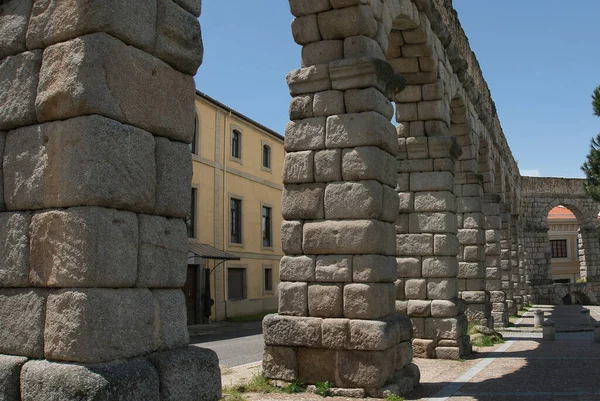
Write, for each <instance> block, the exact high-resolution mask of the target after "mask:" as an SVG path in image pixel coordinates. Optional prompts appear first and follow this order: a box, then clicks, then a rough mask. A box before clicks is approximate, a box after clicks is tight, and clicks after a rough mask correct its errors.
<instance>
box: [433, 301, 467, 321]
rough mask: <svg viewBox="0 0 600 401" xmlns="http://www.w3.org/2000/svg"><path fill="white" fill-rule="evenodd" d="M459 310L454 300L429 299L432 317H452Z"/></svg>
mask: <svg viewBox="0 0 600 401" xmlns="http://www.w3.org/2000/svg"><path fill="white" fill-rule="evenodd" d="M459 310H460V308H459V306H458V305H457V304H456V301H455V300H451V301H447V300H441V299H434V300H433V301H431V316H433V317H454V316H456V315H458V312H459Z"/></svg>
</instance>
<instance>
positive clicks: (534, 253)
mask: <svg viewBox="0 0 600 401" xmlns="http://www.w3.org/2000/svg"><path fill="white" fill-rule="evenodd" d="M522 181H523V185H522V190H523V201H522V207H523V215H524V222H523V238H524V241H525V242H524V248H523V251H524V257H525V258H526V260H527V263H526V266H527V272H526V275H527V284H528V287H529V288H528V291H529V292H530V293H531V295H532V296H533V297H534V298H533V299H534V302H538V303H541V302H547V303H555V302H557V301H558V300H559V295H562V296H561V297H560V299H562V298H563V297H564V295H565V294H564V289H562V290H560V293H558V292H557V293H556V294H555V289H554V288H555V287H556V285H554V284H553V280H552V275H551V269H550V266H551V249H550V242H549V239H548V230H549V228H548V213H549V212H550V210H551V209H552V208H554V207H556V206H559V205H562V206H564V207H566V208H568V209H569V210H570V211H572V212H573V214H574V215H575V216H576V218H577V222H578V223H579V226H580V229H579V235H578V236H579V243H580V244H579V248H580V249H579V260H580V266H581V270H580V275H581V278H582V279H583V280H584V281H585V282H587V283H589V284H588V285H587V286H586V290H585V292H583V293H585V294H586V296H587V297H588V298H589V299H590V300H591V299H594V298H595V296H588V294H589V293H595V291H597V290H598V287H597V284H596V283H597V282H598V280H599V278H598V276H599V274H600V270H599V268H600V266H599V263H600V258H599V251H600V248H599V246H598V213H599V212H600V205H599V204H598V203H597V202H595V201H593V200H592V199H591V198H590V197H589V196H588V195H587V194H586V193H585V191H584V190H583V180H580V179H559V178H533V177H523V178H522ZM580 292H582V291H580ZM561 302H562V301H561Z"/></svg>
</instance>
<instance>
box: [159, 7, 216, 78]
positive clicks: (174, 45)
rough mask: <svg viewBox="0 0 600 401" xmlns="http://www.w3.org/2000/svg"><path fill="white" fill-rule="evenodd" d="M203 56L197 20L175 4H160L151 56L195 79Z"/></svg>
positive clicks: (196, 17)
mask: <svg viewBox="0 0 600 401" xmlns="http://www.w3.org/2000/svg"><path fill="white" fill-rule="evenodd" d="M203 52H204V48H203V44H202V36H201V33H200V22H199V21H198V16H197V15H193V14H191V13H189V12H188V11H186V10H185V9H184V8H182V7H180V6H179V5H178V4H177V2H175V1H173V0H159V1H158V9H157V16H156V39H155V41H154V49H153V51H152V54H154V55H155V56H156V57H158V58H160V59H161V60H162V61H164V62H166V63H168V64H169V65H170V66H172V67H173V68H175V69H176V70H179V71H181V72H183V73H184V74H188V75H192V76H193V75H196V71H197V70H198V67H200V64H202V55H203Z"/></svg>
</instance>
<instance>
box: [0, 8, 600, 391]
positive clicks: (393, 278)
mask: <svg viewBox="0 0 600 401" xmlns="http://www.w3.org/2000/svg"><path fill="white" fill-rule="evenodd" d="M289 2H290V7H291V12H292V14H293V15H294V17H295V19H294V21H293V22H292V34H293V36H294V39H295V41H296V42H297V43H298V44H300V45H302V46H303V47H302V68H300V69H298V70H295V71H292V72H290V73H289V74H288V76H287V81H288V85H289V89H290V93H291V95H292V101H291V105H290V120H291V121H290V123H289V124H288V126H287V128H286V132H285V149H286V152H287V155H286V159H285V167H284V184H285V189H284V194H283V199H282V206H283V208H282V209H283V215H284V219H285V222H284V224H283V227H282V241H283V248H284V252H285V254H286V256H285V257H284V258H283V259H282V261H281V266H280V279H281V285H280V287H279V297H280V302H279V313H278V314H274V315H269V316H267V317H266V318H265V320H264V322H263V327H264V338H265V344H266V347H265V355H264V361H263V366H264V372H265V375H266V376H268V377H271V378H274V379H281V380H294V379H296V378H300V379H301V380H303V381H305V382H307V383H314V382H317V381H324V380H329V381H331V382H332V383H335V386H337V387H339V388H343V389H357V388H358V389H363V391H364V393H363V394H370V395H375V396H377V395H381V394H382V389H383V388H385V386H390V385H391V386H393V390H394V391H396V392H400V393H405V392H408V391H410V390H411V389H412V387H413V386H414V385H416V384H417V383H418V381H419V371H418V368H417V367H416V365H414V364H412V363H411V360H412V357H413V355H416V356H420V357H431V358H459V357H461V356H462V355H465V354H468V353H469V352H470V344H469V338H468V336H467V335H466V327H467V321H468V320H471V321H475V322H477V323H479V324H484V325H488V326H491V325H497V326H502V325H506V324H507V322H508V315H509V313H514V312H516V310H517V309H518V308H520V307H521V306H522V305H523V304H524V303H525V302H534V303H555V302H559V301H560V300H561V299H562V297H563V296H564V295H565V294H566V293H568V292H570V291H577V292H581V293H585V294H586V296H587V298H589V299H590V300H591V301H592V302H595V301H596V299H597V295H596V294H597V292H598V291H600V285H599V284H597V283H600V281H599V280H598V279H599V277H600V272H599V260H598V257H599V256H598V255H599V249H598V236H597V221H598V218H597V216H598V212H599V211H600V207H599V205H598V204H597V203H595V202H593V201H592V200H591V199H589V198H588V197H587V196H586V195H585V193H584V192H583V190H582V181H581V180H576V179H569V180H566V179H556V178H531V177H522V176H521V175H520V174H519V169H518V167H517V163H516V162H515V160H514V158H513V157H512V154H511V151H510V148H509V146H508V144H507V141H506V138H505V136H504V134H503V132H502V128H501V125H500V121H499V120H498V116H497V113H496V109H495V106H494V103H493V100H492V98H491V96H490V91H489V88H488V86H487V84H486V82H485V80H484V79H483V75H482V72H481V70H480V68H479V64H478V62H477V59H476V58H475V55H474V54H473V52H472V51H471V49H470V47H469V43H468V40H467V37H466V36H465V33H464V32H463V30H462V28H461V26H460V23H459V21H458V17H457V14H456V12H455V11H454V9H453V8H452V2H451V0H412V1H411V0H290V1H289ZM109 3H110V4H111V6H110V7H107V6H105V4H104V3H101V2H90V1H84V0H69V1H58V0H9V1H5V2H3V3H2V4H0V59H1V61H0V105H1V108H0V131H2V132H0V155H2V158H3V159H2V160H3V162H2V168H1V172H2V177H3V181H2V183H1V184H0V195H1V198H0V210H2V213H0V221H1V225H2V226H3V227H5V229H4V230H0V231H1V232H0V287H2V288H0V353H2V354H4V355H1V356H0V395H1V396H2V397H0V398H2V399H6V400H20V399H23V400H37V399H56V400H67V399H73V397H75V396H82V397H83V398H82V399H89V400H92V399H93V400H108V399H127V400H138V399H139V400H159V399H160V400H196V399H198V400H200V399H202V400H204V399H206V400H214V399H218V397H219V394H220V384H219V383H220V379H219V373H218V367H217V360H216V357H215V356H214V354H213V353H211V352H209V351H205V350H201V349H198V348H195V347H188V346H187V344H188V337H187V331H186V327H185V313H184V304H183V302H184V301H183V296H182V294H181V292H180V291H179V290H178V288H180V287H181V286H182V285H183V281H184V280H185V249H184V247H185V243H186V237H185V226H184V224H183V222H182V218H183V217H184V216H185V214H186V209H185V208H186V205H188V204H189V186H190V179H191V171H190V166H189V161H190V156H189V152H188V151H187V143H189V142H190V140H191V137H192V136H191V133H192V127H193V95H194V82H193V78H192V76H193V75H194V74H195V72H196V69H197V68H198V66H199V65H200V63H201V60H202V53H201V48H202V47H201V46H202V45H201V40H200V27H199V24H198V21H197V17H198V16H199V15H200V0H158V1H143V0H135V1H128V2H118V1H114V2H109ZM65 21H69V24H66V23H64V22H65ZM391 120H395V123H392V122H390V121H391ZM82 166H85V168H82ZM556 205H563V206H566V207H568V208H569V209H570V210H572V211H573V213H574V214H575V215H576V216H577V218H578V222H579V224H580V227H581V230H580V248H581V252H580V255H581V256H580V258H581V267H582V269H581V276H582V278H585V280H586V283H583V284H580V285H578V286H577V288H574V287H573V288H571V287H569V286H566V287H565V286H562V285H555V284H553V283H552V280H551V275H550V274H551V273H550V269H549V265H550V260H549V245H548V234H547V231H548V224H547V215H548V211H549V210H550V208H552V207H553V206H556ZM324 361H326V363H324ZM390 383H392V384H390ZM116 397H120V398H116Z"/></svg>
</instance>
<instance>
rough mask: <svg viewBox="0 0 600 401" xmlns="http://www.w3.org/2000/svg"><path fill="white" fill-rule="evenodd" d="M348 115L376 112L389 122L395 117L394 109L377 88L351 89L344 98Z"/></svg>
mask: <svg viewBox="0 0 600 401" xmlns="http://www.w3.org/2000/svg"><path fill="white" fill-rule="evenodd" d="M344 101H345V102H346V111H347V112H348V113H362V112H366V111H376V112H377V113H379V114H381V115H382V116H383V117H385V118H386V119H387V121H389V120H390V119H391V118H392V117H393V115H394V107H393V106H392V104H391V102H390V101H389V100H388V99H387V98H386V97H385V95H384V94H383V93H381V92H380V91H378V90H377V89H375V88H366V89H350V90H348V91H346V93H345V96H344Z"/></svg>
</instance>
